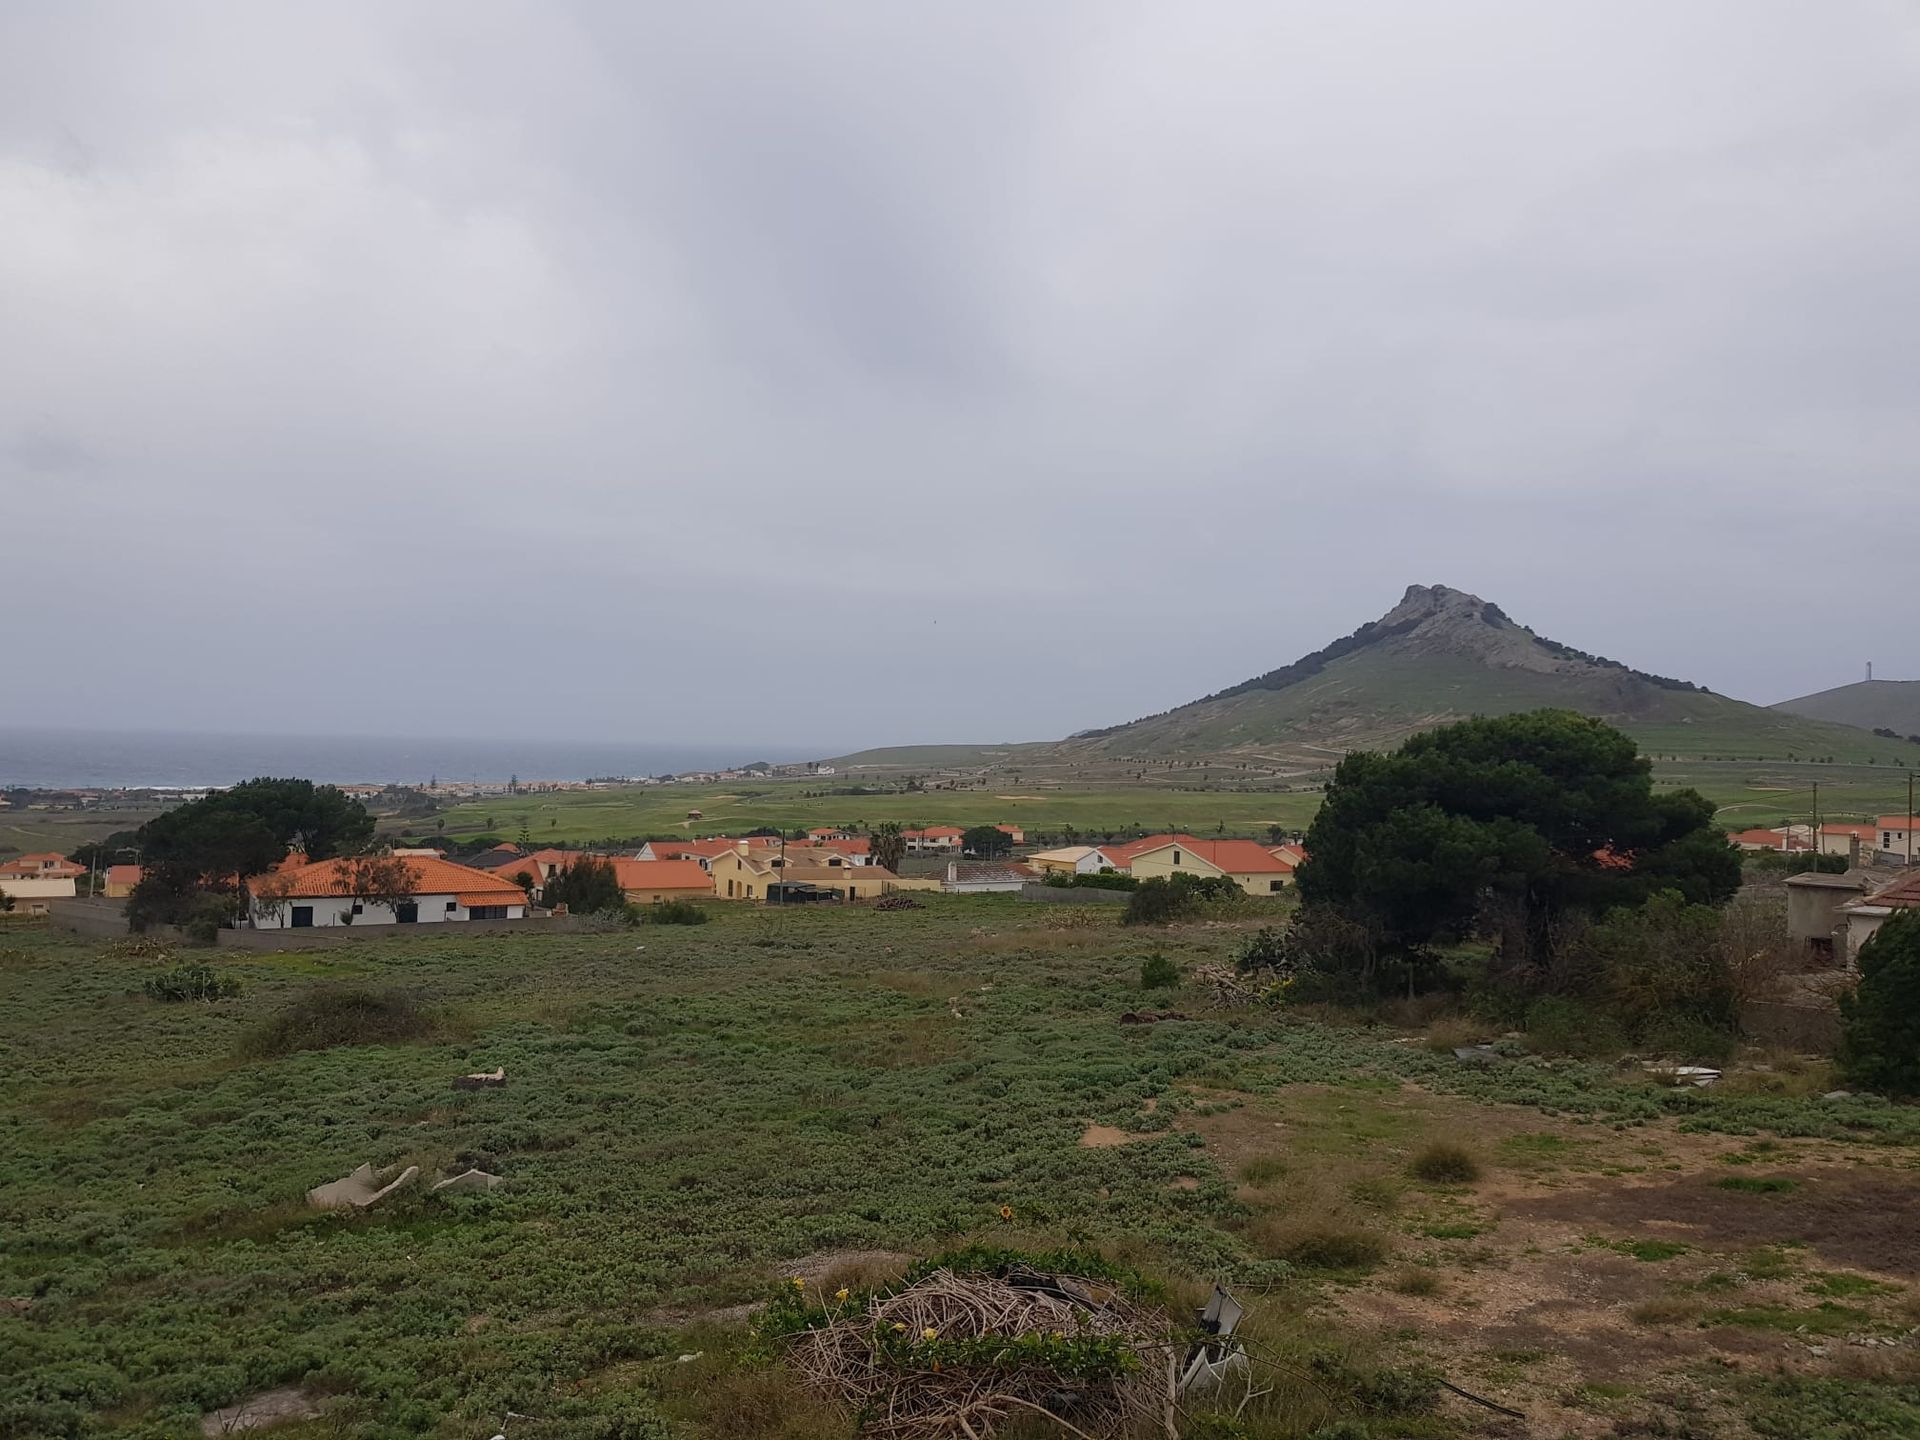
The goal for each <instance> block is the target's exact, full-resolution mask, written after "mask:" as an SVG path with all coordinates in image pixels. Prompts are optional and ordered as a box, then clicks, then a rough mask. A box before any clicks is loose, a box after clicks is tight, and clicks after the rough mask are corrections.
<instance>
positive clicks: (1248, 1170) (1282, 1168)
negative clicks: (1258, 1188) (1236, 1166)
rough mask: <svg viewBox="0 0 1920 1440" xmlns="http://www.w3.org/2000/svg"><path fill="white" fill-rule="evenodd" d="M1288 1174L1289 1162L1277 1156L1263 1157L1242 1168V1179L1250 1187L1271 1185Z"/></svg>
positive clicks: (1249, 1162) (1258, 1157)
mask: <svg viewBox="0 0 1920 1440" xmlns="http://www.w3.org/2000/svg"><path fill="white" fill-rule="evenodd" d="M1286 1173H1287V1162H1286V1161H1284V1160H1282V1159H1280V1158H1279V1157H1278V1156H1277V1155H1261V1156H1257V1157H1256V1158H1254V1159H1252V1160H1248V1161H1247V1162H1245V1163H1244V1164H1243V1165H1241V1167H1240V1178H1241V1179H1242V1180H1244V1181H1245V1182H1246V1183H1247V1184H1249V1185H1271V1184H1272V1183H1273V1182H1274V1181H1276V1180H1278V1179H1280V1178H1281V1176H1283V1175H1285V1174H1286Z"/></svg>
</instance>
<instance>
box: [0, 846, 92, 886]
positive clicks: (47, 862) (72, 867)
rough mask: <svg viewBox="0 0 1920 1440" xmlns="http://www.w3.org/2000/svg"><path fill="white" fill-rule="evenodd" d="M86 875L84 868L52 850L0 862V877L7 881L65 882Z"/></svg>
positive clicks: (85, 868)
mask: <svg viewBox="0 0 1920 1440" xmlns="http://www.w3.org/2000/svg"><path fill="white" fill-rule="evenodd" d="M86 873H87V867H86V866H84V865H76V864H74V863H73V861H71V860H69V859H67V857H66V856H64V855H61V854H57V853H56V852H54V851H52V850H43V851H41V852H40V853H38V854H35V855H20V856H16V857H15V858H14V859H12V860H0V876H5V877H6V878H7V879H9V880H66V879H70V878H73V877H76V876H80V875H84V874H86Z"/></svg>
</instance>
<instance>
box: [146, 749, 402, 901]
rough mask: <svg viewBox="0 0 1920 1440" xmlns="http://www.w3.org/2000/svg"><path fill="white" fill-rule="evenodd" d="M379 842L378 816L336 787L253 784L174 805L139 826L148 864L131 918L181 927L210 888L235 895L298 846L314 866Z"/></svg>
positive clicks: (262, 781) (288, 782)
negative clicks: (375, 831) (375, 836)
mask: <svg viewBox="0 0 1920 1440" xmlns="http://www.w3.org/2000/svg"><path fill="white" fill-rule="evenodd" d="M372 839H373V817H372V816H371V815H369V814H368V813H367V810H366V807H365V806H364V805H362V804H361V803H360V802H359V801H358V800H355V799H353V798H352V797H350V796H348V795H346V794H345V793H343V792H342V791H341V790H340V789H338V788H337V787H336V786H333V785H315V784H314V783H313V782H312V781H311V780H268V779H260V780H248V781H246V782H245V783H244V784H240V785H235V786H234V787H233V788H231V789H229V790H222V791H219V792H218V793H216V794H213V795H208V796H207V797H205V798H204V799H201V800H193V801H189V802H188V803H187V804H185V805H180V806H176V807H175V808H174V809H172V810H169V811H167V812H166V814H164V815H157V816H155V817H154V818H153V819H151V820H149V821H148V822H147V823H146V824H145V825H142V826H141V827H140V831H139V847H140V859H141V863H142V865H143V866H145V874H144V875H142V877H141V880H140V884H139V885H138V886H136V887H135V889H134V894H133V898H132V903H131V905H130V906H129V909H128V918H129V919H130V920H131V921H132V922H133V923H134V924H136V925H144V924H147V923H149V922H172V923H179V922H180V921H181V920H182V918H183V917H184V916H185V915H186V914H187V913H188V912H189V911H190V910H191V909H192V905H193V901H194V898H195V896H196V895H198V894H199V893H200V892H202V891H205V890H213V891H229V890H232V889H233V888H234V887H235V886H236V885H237V884H240V883H242V882H244V881H246V880H247V879H248V878H249V877H251V876H254V875H259V874H262V873H264V872H265V871H267V870H270V869H271V868H272V867H273V866H274V865H276V864H278V863H279V862H280V861H281V860H282V859H283V858H285V856H286V854H287V852H288V851H289V850H290V849H292V848H294V847H295V846H296V845H297V846H298V847H299V848H300V849H302V850H304V851H305V852H306V853H307V855H308V856H309V857H310V858H312V859H315V860H325V859H329V858H332V857H334V856H337V855H352V854H355V853H357V852H358V851H360V850H363V849H365V848H366V845H367V843H368V842H369V841H371V840H372Z"/></svg>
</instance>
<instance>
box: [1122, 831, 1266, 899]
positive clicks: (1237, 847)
mask: <svg viewBox="0 0 1920 1440" xmlns="http://www.w3.org/2000/svg"><path fill="white" fill-rule="evenodd" d="M1130 873H1131V874H1132V875H1133V877H1134V879H1136V880H1152V879H1155V878H1159V879H1167V878H1169V877H1171V876H1174V875H1199V876H1203V877H1207V878H1217V877H1220V876H1225V877H1226V878H1227V879H1229V880H1231V881H1233V883H1234V884H1236V885H1238V886H1239V887H1240V888H1241V889H1242V890H1244V891H1246V892H1247V894H1249V895H1272V894H1275V893H1277V892H1279V891H1281V890H1284V889H1286V888H1287V886H1289V885H1291V884H1292V883H1293V866H1292V865H1290V864H1289V863H1288V862H1287V861H1285V860H1283V859H1281V858H1280V857H1279V856H1278V855H1275V854H1274V853H1273V852H1272V851H1270V850H1268V849H1267V848H1266V847H1265V846H1262V845H1258V844H1255V843H1254V842H1253V841H1251V840H1196V839H1194V838H1193V837H1192V836H1190V835H1181V836H1178V837H1176V838H1174V839H1172V840H1169V841H1167V842H1166V843H1164V844H1162V845H1157V846H1155V847H1154V848H1153V849H1151V850H1142V851H1141V852H1140V853H1139V854H1138V855H1135V856H1134V857H1133V864H1132V866H1131V867H1130Z"/></svg>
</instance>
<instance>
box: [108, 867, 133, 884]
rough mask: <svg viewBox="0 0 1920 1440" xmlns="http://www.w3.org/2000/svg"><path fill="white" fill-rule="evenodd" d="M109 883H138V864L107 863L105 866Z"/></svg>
mask: <svg viewBox="0 0 1920 1440" xmlns="http://www.w3.org/2000/svg"><path fill="white" fill-rule="evenodd" d="M107 883H108V884H109V885H138V884H139V883H140V867H139V866H138V865H109V866H108V867H107Z"/></svg>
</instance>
